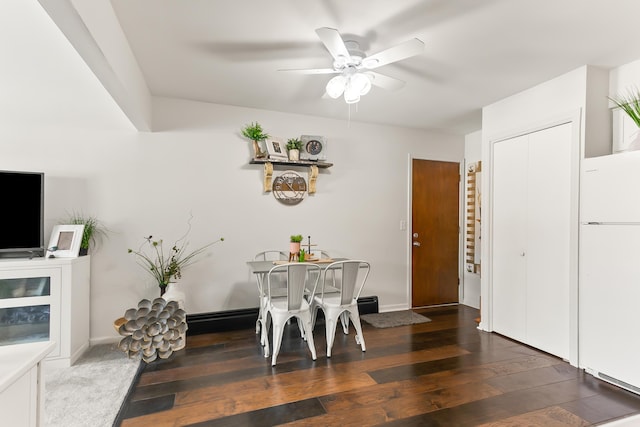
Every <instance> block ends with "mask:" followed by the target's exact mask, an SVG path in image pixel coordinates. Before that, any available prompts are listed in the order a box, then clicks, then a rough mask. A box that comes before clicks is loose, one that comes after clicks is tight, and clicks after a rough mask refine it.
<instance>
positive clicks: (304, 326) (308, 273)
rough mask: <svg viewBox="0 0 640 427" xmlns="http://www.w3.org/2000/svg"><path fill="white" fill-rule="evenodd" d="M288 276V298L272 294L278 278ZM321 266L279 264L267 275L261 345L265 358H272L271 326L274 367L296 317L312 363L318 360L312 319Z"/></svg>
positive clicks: (304, 263)
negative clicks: (288, 326) (286, 330)
mask: <svg viewBox="0 0 640 427" xmlns="http://www.w3.org/2000/svg"><path fill="white" fill-rule="evenodd" d="M282 273H285V274H286V283H287V287H286V290H287V292H286V298H282V297H274V296H273V294H272V290H273V289H272V287H273V280H274V278H275V279H276V280H277V279H278V277H277V276H278V275H279V274H282ZM320 274H321V270H320V267H319V266H317V265H315V264H310V263H306V262H293V263H287V264H282V265H276V266H275V267H273V268H272V269H271V270H270V271H269V273H268V274H267V298H266V301H267V302H266V304H265V312H264V327H263V328H262V339H261V341H262V343H263V345H264V357H269V336H268V331H269V327H270V326H273V328H272V329H273V339H272V341H273V352H272V355H271V365H272V366H275V365H276V359H277V358H278V353H279V352H280V346H281V344H282V333H283V332H284V327H285V324H286V323H287V321H288V320H289V319H291V318H292V317H295V318H296V319H297V320H298V326H299V327H300V329H301V333H302V334H303V338H305V340H306V341H307V345H308V346H309V350H310V351H311V356H312V358H313V360H316V348H315V344H314V342H313V323H312V318H311V317H312V316H311V301H312V300H313V296H314V294H315V290H316V287H317V286H318V280H319V279H320ZM305 289H307V290H311V291H310V296H309V298H310V299H309V300H307V299H306V298H305Z"/></svg>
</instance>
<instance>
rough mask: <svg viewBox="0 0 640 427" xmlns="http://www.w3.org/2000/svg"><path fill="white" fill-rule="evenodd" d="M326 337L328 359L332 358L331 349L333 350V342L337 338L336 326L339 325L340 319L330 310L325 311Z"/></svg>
mask: <svg viewBox="0 0 640 427" xmlns="http://www.w3.org/2000/svg"><path fill="white" fill-rule="evenodd" d="M324 318H325V336H326V339H327V357H331V349H332V348H333V341H334V340H335V337H336V326H337V325H338V318H337V316H335V315H334V313H332V312H331V310H330V309H328V310H325V312H324Z"/></svg>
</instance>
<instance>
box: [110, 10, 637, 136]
mask: <svg viewBox="0 0 640 427" xmlns="http://www.w3.org/2000/svg"><path fill="white" fill-rule="evenodd" d="M111 3H112V5H113V8H114V10H115V12H116V15H117V17H118V19H119V21H120V24H121V27H122V30H123V31H124V34H125V36H126V38H127V40H128V42H129V44H130V46H131V49H132V52H133V54H134V56H135V58H136V60H137V62H138V65H139V67H140V69H141V70H142V74H143V76H144V79H145V80H146V83H147V85H148V87H149V90H150V92H151V94H152V95H156V96H167V97H176V98H185V99H191V100H198V101H205V102H212V103H218V104H229V105H238V106H245V107H253V108H260V109H267V110H275V111H283V112H292V113H302V114H309V115H316V116H324V117H333V118H340V119H347V117H348V115H349V110H348V106H347V105H346V104H345V103H344V101H343V100H342V99H341V98H339V99H336V100H333V99H330V98H326V97H325V98H323V93H324V86H325V84H326V82H327V81H328V80H329V79H330V78H331V77H332V76H331V75H297V74H289V73H283V72H280V71H278V69H282V68H331V65H332V58H331V56H330V55H329V53H328V51H327V50H326V49H325V47H324V45H323V44H322V43H321V42H320V40H319V39H318V37H317V35H316V33H315V29H316V28H319V27H332V28H336V29H338V30H339V31H340V33H341V34H342V35H343V38H345V39H355V40H358V41H360V42H361V44H362V45H363V47H364V48H365V52H366V53H367V54H373V53H376V52H378V51H381V50H383V49H386V48H388V47H391V46H394V45H396V44H399V43H402V42H404V41H406V40H408V39H411V38H413V37H417V38H419V39H421V40H422V41H423V42H424V43H425V51H424V53H423V54H422V55H420V56H417V57H413V58H409V59H406V60H404V61H401V62H398V63H395V64H389V65H386V66H383V67H381V68H378V69H377V70H376V71H379V72H380V73H382V74H386V75H389V76H392V77H396V78H399V79H401V80H404V81H406V85H405V87H404V88H402V89H400V90H399V91H387V90H384V89H380V88H377V87H374V88H373V89H372V91H371V92H370V93H369V94H367V95H366V96H364V97H363V98H362V100H361V101H360V103H359V104H357V107H356V106H352V107H351V112H350V113H351V120H358V121H365V122H376V123H384V124H392V125H399V126H407V127H416V128H438V129H443V130H447V131H451V132H455V133H461V134H463V133H468V132H471V131H474V130H478V129H480V126H481V108H482V107H483V106H485V105H488V104H491V103H493V102H495V101H497V100H500V99H502V98H504V97H507V96H510V95H512V94H514V93H517V92H519V91H522V90H524V89H527V88H529V87H532V86H534V85H536V84H538V83H542V82H544V81H546V80H549V79H551V78H553V77H556V76H558V75H561V74H563V73H565V72H568V71H571V70H573V69H575V68H578V67H580V66H582V65H585V64H589V65H595V66H601V67H605V68H614V67H617V66H620V65H623V64H626V63H629V62H632V61H634V60H636V59H638V58H640V49H639V48H638V47H637V46H636V43H637V42H638V37H637V35H638V25H639V19H640V1H638V0H537V1H532V0H394V1H390V0H315V1H304V0H269V1H257V0H256V1H249V0H233V1H228V0H111Z"/></svg>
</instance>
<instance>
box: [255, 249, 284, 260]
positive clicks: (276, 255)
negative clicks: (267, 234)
mask: <svg viewBox="0 0 640 427" xmlns="http://www.w3.org/2000/svg"><path fill="white" fill-rule="evenodd" d="M253 259H254V261H286V260H289V254H288V253H286V252H282V251H276V250H269V251H262V252H258V253H257V254H256V256H255V257H253Z"/></svg>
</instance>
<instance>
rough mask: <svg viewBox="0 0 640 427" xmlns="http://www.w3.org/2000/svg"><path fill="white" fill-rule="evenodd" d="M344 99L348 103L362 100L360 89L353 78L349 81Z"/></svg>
mask: <svg viewBox="0 0 640 427" xmlns="http://www.w3.org/2000/svg"><path fill="white" fill-rule="evenodd" d="M344 101H345V102H346V103H347V104H355V103H356V102H359V101H360V89H359V88H358V87H356V85H354V84H353V80H351V79H350V80H349V81H348V82H347V87H346V88H345V90H344Z"/></svg>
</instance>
